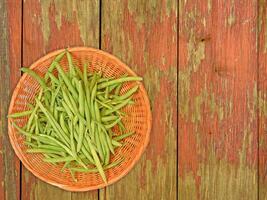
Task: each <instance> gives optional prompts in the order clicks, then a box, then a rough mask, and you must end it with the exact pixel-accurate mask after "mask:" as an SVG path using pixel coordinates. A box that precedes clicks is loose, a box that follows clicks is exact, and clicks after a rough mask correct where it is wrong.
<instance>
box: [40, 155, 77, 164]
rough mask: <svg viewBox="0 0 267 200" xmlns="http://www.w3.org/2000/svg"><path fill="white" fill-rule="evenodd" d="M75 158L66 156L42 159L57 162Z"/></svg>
mask: <svg viewBox="0 0 267 200" xmlns="http://www.w3.org/2000/svg"><path fill="white" fill-rule="evenodd" d="M73 160H75V158H73V157H72V156H67V157H65V158H61V157H58V158H44V159H43V161H45V162H48V163H58V162H68V161H73Z"/></svg>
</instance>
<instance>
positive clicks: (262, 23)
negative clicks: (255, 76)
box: [258, 0, 267, 200]
mask: <svg viewBox="0 0 267 200" xmlns="http://www.w3.org/2000/svg"><path fill="white" fill-rule="evenodd" d="M266 3H267V1H266V0H261V1H259V13H258V25H259V27H258V34H259V35H258V48H259V49H258V54H259V55H258V62H259V81H258V84H259V85H258V94H259V100H258V103H259V105H258V106H259V200H264V199H267V191H266V187H267V176H266V175H267V165H266V164H267V135H266V131H267V126H266V122H267V90H266V89H267V78H266V77H267V66H266V63H267V54H266V53H267V24H266V23H267V19H266V17H267V12H266Z"/></svg>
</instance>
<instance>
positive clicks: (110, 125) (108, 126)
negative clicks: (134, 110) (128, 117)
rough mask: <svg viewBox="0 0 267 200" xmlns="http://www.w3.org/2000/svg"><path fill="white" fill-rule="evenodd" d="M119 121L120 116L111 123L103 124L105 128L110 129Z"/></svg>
mask: <svg viewBox="0 0 267 200" xmlns="http://www.w3.org/2000/svg"><path fill="white" fill-rule="evenodd" d="M119 121H121V118H120V117H119V118H118V119H116V120H115V121H114V122H112V123H111V124H108V125H104V126H105V128H106V129H110V128H112V127H113V126H115V125H117V124H118V123H119Z"/></svg>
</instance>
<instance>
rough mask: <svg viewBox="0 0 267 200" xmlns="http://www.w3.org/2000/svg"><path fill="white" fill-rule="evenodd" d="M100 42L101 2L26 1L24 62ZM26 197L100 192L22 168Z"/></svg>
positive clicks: (77, 196)
mask: <svg viewBox="0 0 267 200" xmlns="http://www.w3.org/2000/svg"><path fill="white" fill-rule="evenodd" d="M84 45H86V46H91V47H98V45H99V1H98V0H94V1H83V0H75V1H65V0H47V1H36V0H24V5H23V65H25V66H28V65H30V64H31V63H32V62H33V61H35V60H36V59H38V58H40V57H41V56H43V55H45V54H46V53H47V52H50V51H52V50H55V49H58V48H65V47H68V46H84ZM22 191H23V193H22V199H47V200H50V199H64V200H68V199H86V200H88V199H97V198H98V191H97V190H96V191H92V192H85V193H71V192H66V191H63V190H61V189H59V188H56V187H53V186H51V185H48V184H46V183H44V182H42V181H40V180H39V179H37V178H35V177H34V176H33V175H32V174H31V173H30V172H28V171H27V170H26V169H25V168H23V170H22Z"/></svg>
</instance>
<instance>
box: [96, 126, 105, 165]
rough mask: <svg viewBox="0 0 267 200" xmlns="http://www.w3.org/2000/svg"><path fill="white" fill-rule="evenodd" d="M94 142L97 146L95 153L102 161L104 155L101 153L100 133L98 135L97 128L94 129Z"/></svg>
mask: <svg viewBox="0 0 267 200" xmlns="http://www.w3.org/2000/svg"><path fill="white" fill-rule="evenodd" d="M95 142H96V146H97V152H98V154H99V156H100V159H101V160H102V161H103V160H104V153H103V150H102V146H101V142H100V133H99V127H98V126H97V127H96V129H95Z"/></svg>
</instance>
